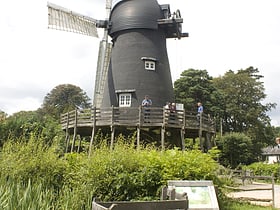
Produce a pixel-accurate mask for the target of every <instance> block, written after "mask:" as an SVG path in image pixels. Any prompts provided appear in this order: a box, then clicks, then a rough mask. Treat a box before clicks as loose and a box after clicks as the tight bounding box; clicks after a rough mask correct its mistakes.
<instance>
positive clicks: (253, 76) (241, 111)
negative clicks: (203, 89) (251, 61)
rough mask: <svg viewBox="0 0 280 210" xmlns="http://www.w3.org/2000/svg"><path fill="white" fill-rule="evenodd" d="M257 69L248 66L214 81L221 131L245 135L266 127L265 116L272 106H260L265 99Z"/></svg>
mask: <svg viewBox="0 0 280 210" xmlns="http://www.w3.org/2000/svg"><path fill="white" fill-rule="evenodd" d="M258 73H259V71H258V69H254V68H253V67H249V68H247V69H245V70H242V69H241V70H239V71H237V73H234V72H233V71H228V72H226V73H225V75H224V76H222V77H218V78H215V79H214V80H213V85H214V86H215V88H216V89H217V90H218V91H219V93H220V99H221V100H222V102H221V103H222V104H223V106H222V107H221V108H222V109H221V110H222V111H221V112H220V113H219V115H220V117H222V119H223V122H224V124H223V129H224V130H225V131H228V132H230V131H234V132H244V131H245V132H248V131H249V130H250V129H253V128H255V127H256V126H258V129H259V128H260V126H261V127H262V126H268V125H270V118H269V116H268V115H267V114H266V113H267V112H268V111H270V110H271V109H272V108H274V107H275V106H276V104H274V103H267V104H262V102H263V100H264V99H265V98H266V94H265V93H264V86H263V82H261V81H260V79H261V78H263V76H261V75H259V74H258Z"/></svg>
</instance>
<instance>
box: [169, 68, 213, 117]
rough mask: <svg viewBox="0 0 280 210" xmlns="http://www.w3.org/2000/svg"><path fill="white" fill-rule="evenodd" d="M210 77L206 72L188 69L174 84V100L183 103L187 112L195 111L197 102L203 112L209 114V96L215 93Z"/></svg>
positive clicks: (210, 102)
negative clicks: (199, 103) (202, 107)
mask: <svg viewBox="0 0 280 210" xmlns="http://www.w3.org/2000/svg"><path fill="white" fill-rule="evenodd" d="M212 79H213V78H212V77H211V76H209V75H208V72H207V71H206V70H195V69H188V70H185V71H183V72H182V73H181V77H180V78H179V79H178V80H176V81H175V82H174V93H175V99H176V102H178V103H183V104H184V107H185V109H186V110H187V111H196V104H197V102H199V101H200V102H202V103H203V105H204V110H205V111H206V112H208V113H211V112H212V110H211V107H212V99H211V94H212V93H213V92H214V91H215V89H214V87H213V85H212V82H211V81H212Z"/></svg>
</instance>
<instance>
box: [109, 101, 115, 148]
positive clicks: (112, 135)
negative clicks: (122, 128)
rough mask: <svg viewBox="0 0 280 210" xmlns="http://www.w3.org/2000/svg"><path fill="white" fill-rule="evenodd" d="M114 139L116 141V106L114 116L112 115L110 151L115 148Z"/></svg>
mask: <svg viewBox="0 0 280 210" xmlns="http://www.w3.org/2000/svg"><path fill="white" fill-rule="evenodd" d="M114 139H115V126H114V106H112V115H111V145H110V149H111V150H112V149H113V148H114Z"/></svg>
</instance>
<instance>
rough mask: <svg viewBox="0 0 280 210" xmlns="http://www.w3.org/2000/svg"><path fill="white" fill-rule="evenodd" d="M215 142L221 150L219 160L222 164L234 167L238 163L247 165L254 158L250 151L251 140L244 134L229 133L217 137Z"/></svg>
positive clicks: (251, 147) (251, 148)
mask: <svg viewBox="0 0 280 210" xmlns="http://www.w3.org/2000/svg"><path fill="white" fill-rule="evenodd" d="M216 142H217V145H218V149H219V150H221V154H220V159H219V162H220V163H221V164H222V165H224V166H227V167H230V168H236V167H237V166H238V165H239V164H242V165H248V164H250V163H252V162H253V161H254V160H255V159H256V157H254V154H253V152H252V150H253V147H254V145H253V143H252V140H251V138H250V137H248V136H246V135H245V134H242V133H229V134H226V135H225V136H222V137H218V138H217V139H216Z"/></svg>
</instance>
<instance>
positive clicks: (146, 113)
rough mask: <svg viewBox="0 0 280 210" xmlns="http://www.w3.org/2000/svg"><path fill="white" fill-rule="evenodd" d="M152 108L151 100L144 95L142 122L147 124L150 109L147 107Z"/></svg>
mask: <svg viewBox="0 0 280 210" xmlns="http://www.w3.org/2000/svg"><path fill="white" fill-rule="evenodd" d="M150 106H152V100H151V99H150V98H149V96H148V95H145V98H144V100H143V101H142V107H143V108H144V122H146V123H149V122H150V121H149V120H148V121H147V119H149V115H150V109H149V107H150Z"/></svg>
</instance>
